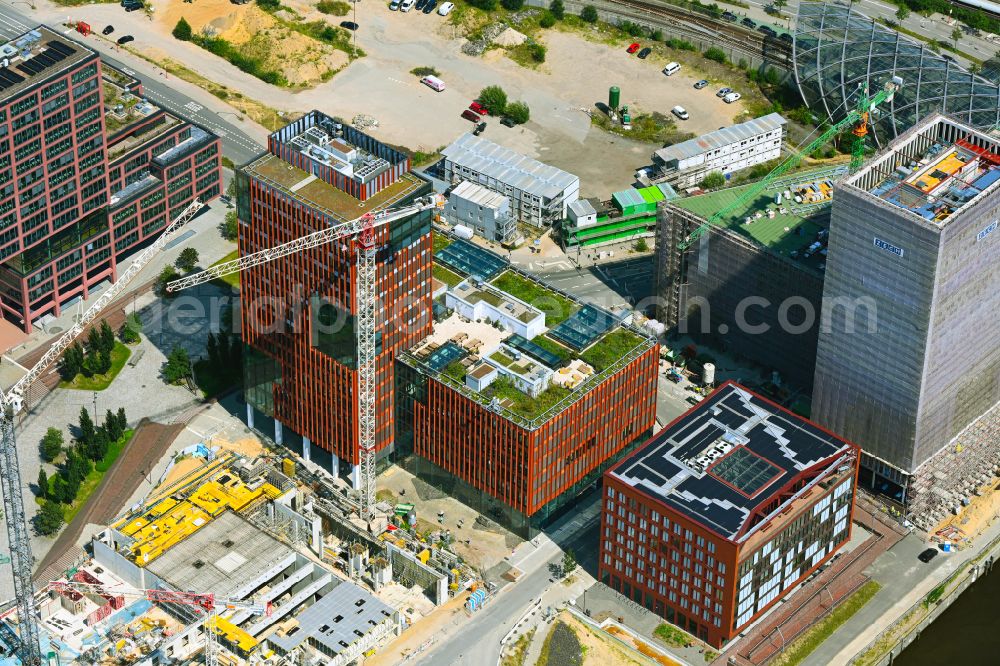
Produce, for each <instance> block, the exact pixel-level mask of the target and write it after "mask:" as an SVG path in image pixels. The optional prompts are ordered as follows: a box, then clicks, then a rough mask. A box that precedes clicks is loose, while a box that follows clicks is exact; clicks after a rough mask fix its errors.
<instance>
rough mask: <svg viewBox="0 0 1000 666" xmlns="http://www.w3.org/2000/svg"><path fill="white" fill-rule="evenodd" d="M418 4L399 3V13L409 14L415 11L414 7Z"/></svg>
mask: <svg viewBox="0 0 1000 666" xmlns="http://www.w3.org/2000/svg"><path fill="white" fill-rule="evenodd" d="M415 4H417V0H403V2H401V3H399V11H401V12H408V11H410V10H411V9H413V5H415Z"/></svg>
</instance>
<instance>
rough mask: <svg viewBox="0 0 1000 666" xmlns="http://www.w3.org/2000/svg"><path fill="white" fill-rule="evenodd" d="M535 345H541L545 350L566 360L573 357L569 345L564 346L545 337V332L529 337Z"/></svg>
mask: <svg viewBox="0 0 1000 666" xmlns="http://www.w3.org/2000/svg"><path fill="white" fill-rule="evenodd" d="M531 341H532V342H534V343H535V344H536V345H538V346H539V347H541V348H542V349H544V350H545V351H547V352H552V353H553V354H555V355H556V356H558V357H559V358H561V359H562V360H564V361H568V360H569V359H571V358H573V352H572V351H570V349H569V347H565V346H563V345H561V344H559V343H558V342H556V341H555V340H553V339H552V338H549V337H546V336H545V334H544V333H543V334H541V335H536V336H535V337H533V338H532V339H531Z"/></svg>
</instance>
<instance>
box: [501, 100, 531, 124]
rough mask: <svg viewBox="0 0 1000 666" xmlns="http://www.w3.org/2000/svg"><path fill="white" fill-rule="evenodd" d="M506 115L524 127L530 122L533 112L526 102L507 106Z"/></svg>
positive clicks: (512, 103)
mask: <svg viewBox="0 0 1000 666" xmlns="http://www.w3.org/2000/svg"><path fill="white" fill-rule="evenodd" d="M505 113H506V114H507V117H508V118H510V119H511V120H513V121H514V122H515V123H517V124H518V125H523V124H524V123H526V122H528V119H529V118H530V117H531V110H530V109H529V108H528V105H527V104H525V103H524V102H511V103H510V104H508V105H507V109H506V111H505Z"/></svg>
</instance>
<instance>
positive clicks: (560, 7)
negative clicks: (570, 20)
mask: <svg viewBox="0 0 1000 666" xmlns="http://www.w3.org/2000/svg"><path fill="white" fill-rule="evenodd" d="M549 11H550V12H552V15H553V16H555V17H556V20H557V21H562V20H563V17H565V16H566V5H564V4H563V0H552V2H551V3H549Z"/></svg>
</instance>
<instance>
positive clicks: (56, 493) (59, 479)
mask: <svg viewBox="0 0 1000 666" xmlns="http://www.w3.org/2000/svg"><path fill="white" fill-rule="evenodd" d="M48 499H50V500H52V501H53V502H62V503H63V504H69V503H70V502H72V501H73V499H74V495H72V494H70V492H69V481H68V480H67V479H66V477H65V476H63V475H62V474H57V475H56V476H54V477H52V491H51V492H50V493H48Z"/></svg>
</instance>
